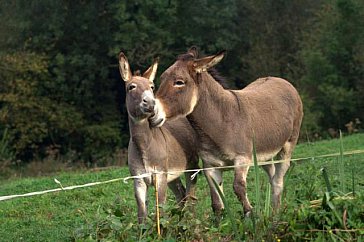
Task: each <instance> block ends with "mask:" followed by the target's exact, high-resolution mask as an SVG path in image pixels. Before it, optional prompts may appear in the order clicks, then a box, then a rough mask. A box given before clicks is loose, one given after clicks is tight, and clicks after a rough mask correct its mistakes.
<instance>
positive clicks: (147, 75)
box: [143, 57, 159, 83]
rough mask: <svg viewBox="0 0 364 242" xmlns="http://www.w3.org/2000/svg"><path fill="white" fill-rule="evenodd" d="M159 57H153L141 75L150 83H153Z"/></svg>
mask: <svg viewBox="0 0 364 242" xmlns="http://www.w3.org/2000/svg"><path fill="white" fill-rule="evenodd" d="M158 62H159V58H158V57H157V58H155V59H154V62H153V64H152V65H151V66H150V67H149V68H148V70H146V71H145V72H144V74H143V77H145V78H147V79H148V80H149V81H150V82H151V83H153V81H154V78H155V75H156V74H157V69H158Z"/></svg>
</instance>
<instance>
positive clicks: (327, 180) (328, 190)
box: [321, 167, 332, 194]
mask: <svg viewBox="0 0 364 242" xmlns="http://www.w3.org/2000/svg"><path fill="white" fill-rule="evenodd" d="M321 172H322V176H323V177H324V180H325V185H326V189H327V192H328V193H329V194H332V187H331V184H330V181H329V176H328V175H327V171H326V168H325V167H323V168H321Z"/></svg>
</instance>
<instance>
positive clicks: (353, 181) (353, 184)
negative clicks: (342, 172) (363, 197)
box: [351, 167, 355, 196]
mask: <svg viewBox="0 0 364 242" xmlns="http://www.w3.org/2000/svg"><path fill="white" fill-rule="evenodd" d="M351 187H352V188H351V189H352V192H353V196H355V169H354V167H353V168H351Z"/></svg>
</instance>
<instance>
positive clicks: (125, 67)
mask: <svg viewBox="0 0 364 242" xmlns="http://www.w3.org/2000/svg"><path fill="white" fill-rule="evenodd" d="M119 71H120V75H121V78H123V80H124V81H125V82H128V81H130V80H131V77H132V76H133V75H132V74H131V70H130V66H129V62H128V59H127V58H126V56H125V55H124V53H123V52H120V54H119Z"/></svg>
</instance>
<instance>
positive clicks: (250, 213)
mask: <svg viewBox="0 0 364 242" xmlns="http://www.w3.org/2000/svg"><path fill="white" fill-rule="evenodd" d="M251 215H252V211H251V210H250V211H247V212H245V213H244V218H250V217H251Z"/></svg>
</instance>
